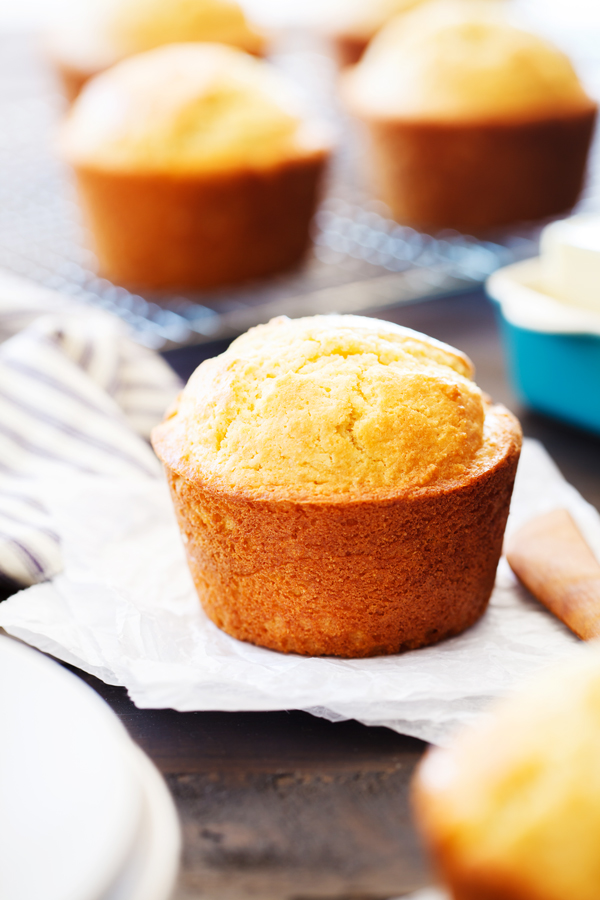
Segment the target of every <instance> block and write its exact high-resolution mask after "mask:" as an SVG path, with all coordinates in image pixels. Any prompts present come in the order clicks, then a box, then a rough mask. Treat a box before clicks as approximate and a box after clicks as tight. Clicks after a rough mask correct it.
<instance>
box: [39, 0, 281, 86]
mask: <svg viewBox="0 0 600 900" xmlns="http://www.w3.org/2000/svg"><path fill="white" fill-rule="evenodd" d="M182 41H185V42H188V41H208V42H211V43H219V44H228V45H231V46H233V47H238V48H239V49H240V50H246V51H247V52H248V53H253V54H257V55H259V56H260V55H262V53H263V51H264V46H265V40H264V37H263V36H262V35H261V34H260V32H258V31H257V30H256V29H255V28H253V27H252V26H251V25H250V24H249V23H248V22H247V20H246V17H245V15H244V12H243V10H242V8H241V6H240V5H239V3H237V2H235V0H94V2H89V0H88V2H86V3H81V4H76V5H75V6H74V8H73V9H71V10H70V11H69V19H68V20H67V21H64V22H60V23H59V24H58V25H57V26H56V28H55V29H54V30H53V31H52V32H51V33H50V34H48V36H47V39H46V47H47V52H48V55H49V57H50V59H51V61H52V62H53V63H54V65H55V67H56V69H57V71H58V74H59V76H60V78H61V81H62V83H63V87H64V90H65V93H66V95H67V97H68V99H69V100H74V99H75V97H76V96H77V94H78V93H79V91H80V90H81V88H82V87H83V85H84V84H85V83H86V81H88V79H90V78H92V77H93V76H94V75H98V74H99V73H100V72H103V71H104V70H105V69H108V68H109V67H110V66H113V65H115V63H118V62H120V61H121V60H123V59H126V58H127V57H129V56H133V55H135V54H136V53H144V52H145V51H146V50H153V49H155V48H156V47H161V46H163V45H164V44H177V43H181V42H182Z"/></svg>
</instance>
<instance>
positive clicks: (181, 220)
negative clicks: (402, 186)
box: [76, 152, 327, 288]
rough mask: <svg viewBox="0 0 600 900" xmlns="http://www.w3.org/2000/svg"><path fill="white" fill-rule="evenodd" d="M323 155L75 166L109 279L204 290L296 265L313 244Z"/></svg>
mask: <svg viewBox="0 0 600 900" xmlns="http://www.w3.org/2000/svg"><path fill="white" fill-rule="evenodd" d="M326 161H327V153H326V152H322V153H319V154H315V155H314V156H311V157H308V158H300V159H297V160H290V161H289V162H286V163H283V164H280V165H278V166H273V167H271V168H269V169H265V170H264V171H260V170H249V169H248V170H243V171H231V172H225V173H207V174H205V175H186V174H181V175H170V174H143V173H128V172H112V171H102V170H100V169H94V168H87V167H84V166H78V167H76V175H77V183H78V188H79V193H80V197H81V201H82V204H83V206H84V209H85V212H86V214H87V218H88V220H89V223H90V226H91V229H92V232H93V235H94V239H95V245H96V251H97V254H98V258H99V261H100V268H101V272H102V274H103V275H104V276H106V277H107V278H109V279H111V280H112V281H115V282H117V283H119V284H128V285H132V286H136V285H139V286H140V287H146V288H167V287H169V288H172V287H191V288H208V287H214V286H217V285H222V284H231V283H234V282H240V281H244V280H246V279H250V278H256V277H261V276H264V275H269V274H272V273H275V272H278V271H280V270H283V269H286V268H288V267H290V266H292V265H294V264H295V263H297V262H298V261H299V260H300V259H301V258H302V256H303V254H304V252H305V251H306V248H307V246H308V243H309V224H310V219H311V217H312V215H313V212H314V209H315V206H316V202H317V196H318V190H319V185H320V181H321V176H322V173H323V170H324V167H325V164H326Z"/></svg>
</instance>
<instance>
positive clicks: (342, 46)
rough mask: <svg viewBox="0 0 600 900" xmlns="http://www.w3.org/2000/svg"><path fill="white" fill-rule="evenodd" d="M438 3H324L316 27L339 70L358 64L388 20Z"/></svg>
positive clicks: (501, 0) (492, 0) (483, 0)
mask: <svg viewBox="0 0 600 900" xmlns="http://www.w3.org/2000/svg"><path fill="white" fill-rule="evenodd" d="M437 2H438V0H324V3H323V6H322V8H321V11H320V13H318V14H317V15H318V24H319V30H320V31H321V33H322V34H323V35H324V36H325V37H326V38H327V39H328V40H329V41H330V43H331V44H332V46H333V50H334V54H335V57H336V59H337V61H338V63H339V64H340V66H342V67H344V66H351V65H354V64H355V63H357V62H358V61H359V59H360V58H361V57H362V55H363V53H364V52H365V50H366V49H367V46H368V44H369V42H370V41H371V40H372V39H373V38H374V37H375V35H376V34H377V32H378V31H380V29H381V28H383V26H384V25H386V24H387V23H388V22H389V21H390V20H391V19H394V18H396V17H397V16H399V17H401V16H402V15H403V14H404V13H407V12H409V11H411V10H415V9H416V8H417V7H429V6H430V5H431V4H436V3H437ZM461 2H464V3H469V2H470V3H480V4H483V5H484V6H485V5H487V4H490V5H491V4H499V5H502V6H504V5H505V4H506V2H507V0H461Z"/></svg>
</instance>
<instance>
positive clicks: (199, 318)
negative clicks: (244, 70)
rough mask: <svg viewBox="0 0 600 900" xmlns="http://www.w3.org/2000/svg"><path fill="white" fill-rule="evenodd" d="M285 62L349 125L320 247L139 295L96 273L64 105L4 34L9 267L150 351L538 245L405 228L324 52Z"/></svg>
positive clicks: (409, 286)
mask: <svg viewBox="0 0 600 900" xmlns="http://www.w3.org/2000/svg"><path fill="white" fill-rule="evenodd" d="M276 62H277V63H278V64H279V65H280V66H281V67H282V68H284V69H287V70H288V73H289V74H290V75H291V76H292V77H294V78H295V79H296V80H297V81H298V82H300V83H301V84H302V85H303V87H304V89H305V91H306V93H307V94H309V95H312V97H313V99H314V100H315V104H314V105H315V107H316V108H318V112H319V114H320V115H322V116H324V117H326V118H328V119H330V120H331V121H332V122H333V124H334V126H335V127H337V128H338V129H343V130H344V140H343V141H342V142H341V144H342V147H343V149H342V150H341V151H340V152H339V153H338V155H337V158H336V160H335V162H334V165H333V166H332V171H331V173H330V176H329V182H328V185H327V189H326V194H325V199H324V201H323V203H322V205H321V207H320V209H319V211H318V213H317V215H316V217H315V222H314V233H313V239H314V247H313V250H312V251H311V253H310V254H309V256H308V258H307V260H306V261H305V263H304V264H303V265H302V266H301V267H300V268H298V269H297V270H295V271H293V272H290V273H287V274H285V275H279V276H276V277H274V278H270V279H268V280H262V281H259V282H258V281H257V282H253V283H251V284H248V285H245V286H244V287H241V288H230V289H223V290H219V291H211V292H210V293H199V294H185V295H182V294H178V295H165V294H161V295H153V294H145V295H144V296H141V295H139V294H133V293H130V292H129V291H128V290H126V289H125V288H123V287H121V286H119V285H115V284H111V283H110V282H108V281H106V280H105V279H102V278H99V277H98V276H97V274H96V272H95V259H94V256H93V254H92V253H91V252H90V250H89V249H87V248H88V247H89V245H90V242H89V239H88V235H87V234H86V231H85V228H84V226H83V224H82V222H81V219H80V214H79V209H78V206H77V200H76V196H75V190H74V187H73V183H72V180H71V177H70V173H69V171H68V170H67V169H66V168H65V166H63V165H62V163H61V162H60V161H59V160H58V158H57V157H56V155H55V154H54V152H53V143H54V140H55V133H56V127H57V123H58V122H59V121H60V117H61V116H62V115H63V114H64V109H65V106H64V101H63V99H62V98H61V95H60V93H59V92H58V90H57V88H56V85H55V84H54V82H53V79H52V76H51V74H50V73H49V72H48V71H47V70H46V68H45V66H44V63H43V60H42V58H41V54H40V53H39V49H38V47H37V45H36V42H35V41H34V40H33V39H32V38H30V37H27V36H14V37H13V36H3V37H2V38H1V39H0V119H1V121H2V128H1V129H0V266H1V267H4V268H5V269H8V270H10V271H12V272H15V273H17V274H20V275H24V276H26V277H28V278H30V279H32V280H34V281H36V282H38V283H40V284H42V285H44V286H46V287H49V288H55V289H59V290H61V291H64V292H66V293H68V294H70V295H72V296H75V297H78V298H80V299H81V300H83V301H84V302H87V303H91V304H93V305H96V306H100V307H102V308H104V309H108V310H110V311H112V312H114V313H116V314H117V315H118V316H119V317H120V318H122V319H123V320H124V321H126V322H127V323H128V325H129V326H130V328H131V331H132V334H133V336H134V337H135V338H136V339H137V340H139V341H140V342H141V343H143V344H145V345H146V346H150V347H154V348H156V349H166V348H169V347H174V346H182V345H185V344H194V343H201V342H204V341H210V340H216V339H220V338H225V337H229V336H233V335H235V334H239V333H241V332H242V331H244V330H246V329H247V328H249V327H250V326H251V325H255V324H258V323H260V322H264V321H267V320H268V319H269V318H270V317H271V316H273V315H282V314H285V315H290V316H293V317H295V316H299V315H312V314H314V313H317V312H365V311H369V310H375V309H377V310H382V309H385V308H386V307H391V306H396V305H399V304H402V303H410V302H416V301H419V300H423V299H426V298H429V297H433V296H439V295H445V294H451V293H455V292H457V291H465V290H467V289H469V288H476V287H478V286H479V285H481V283H482V282H483V281H484V279H485V278H486V277H487V276H488V275H489V274H490V273H491V272H492V271H494V269H496V268H498V266H500V265H505V264H507V263H509V262H512V261H515V260H517V259H522V258H524V257H527V256H531V255H533V254H534V253H535V252H536V250H537V238H538V232H539V226H538V227H537V228H536V227H531V228H527V227H523V228H522V229H521V230H520V231H518V232H515V231H513V232H511V233H506V234H502V235H500V236H499V237H498V238H497V239H494V240H488V241H482V240H477V239H476V238H474V237H469V236H466V235H460V234H458V233H456V232H445V233H441V234H439V235H436V236H435V237H432V236H430V235H425V234H420V233H418V232H416V231H414V230H413V229H411V228H407V227H404V226H401V225H398V224H397V223H396V222H394V221H393V220H391V219H390V218H389V215H388V214H386V210H385V207H383V205H382V204H378V203H377V202H375V201H373V200H372V199H371V198H370V197H369V193H368V190H367V189H366V188H364V186H363V185H362V184H361V166H360V145H359V143H358V142H357V141H356V137H355V135H354V134H353V133H352V126H351V125H349V124H348V123H344V122H343V120H342V119H341V118H340V113H339V111H337V110H336V107H335V101H334V95H333V89H332V85H333V75H332V71H331V64H330V63H329V61H328V60H327V58H326V57H325V56H324V55H322V54H319V53H317V52H315V51H314V50H310V49H306V47H301V48H300V49H298V48H296V49H294V48H292V49H288V50H287V51H285V50H284V51H282V52H281V53H280V55H279V56H278V58H277V59H276Z"/></svg>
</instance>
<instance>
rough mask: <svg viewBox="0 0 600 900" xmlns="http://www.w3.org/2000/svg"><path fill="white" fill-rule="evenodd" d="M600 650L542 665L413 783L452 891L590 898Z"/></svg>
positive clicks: (596, 878)
mask: <svg viewBox="0 0 600 900" xmlns="http://www.w3.org/2000/svg"><path fill="white" fill-rule="evenodd" d="M599 741H600V650H599V648H598V645H597V642H594V645H593V647H592V645H590V646H589V647H588V648H586V650H585V651H582V652H580V653H577V654H575V655H574V656H573V657H572V658H571V659H569V660H567V661H565V662H563V663H561V664H560V665H557V666H556V667H555V668H553V669H552V670H548V669H546V670H545V671H544V672H543V673H542V674H541V675H539V676H538V677H537V679H536V680H535V681H534V682H532V683H530V684H529V685H527V686H526V687H521V689H520V690H519V691H518V692H516V693H514V694H513V695H512V696H511V697H510V698H508V699H507V700H504V701H503V702H502V703H501V704H499V705H498V706H497V708H496V709H495V710H493V712H492V713H491V714H490V715H489V716H487V717H485V718H483V719H481V720H480V722H479V723H478V725H476V726H475V727H474V728H471V729H469V730H466V731H464V732H462V733H461V734H460V735H458V736H457V737H456V738H455V739H454V740H453V741H452V742H451V744H450V745H449V747H448V748H447V749H436V750H434V751H432V752H430V753H429V755H428V756H427V757H426V758H425V761H424V763H423V764H422V765H421V768H420V771H419V772H418V777H417V779H416V783H415V787H416V790H415V796H416V807H417V812H418V817H419V819H420V822H421V827H422V830H423V834H424V836H425V839H426V842H427V844H428V846H429V847H430V849H431V850H432V852H433V855H434V859H435V861H436V863H437V865H438V870H439V872H440V874H441V875H442V877H443V880H444V881H445V882H446V883H447V885H448V887H449V888H450V889H451V892H452V897H453V898H454V900H473V898H482V900H483V898H485V900H533V898H535V900H565V898H567V897H568V898H569V900H595V898H596V897H598V895H599V893H600V855H599V854H598V835H599V834H600V772H599V769H598V743H599Z"/></svg>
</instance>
